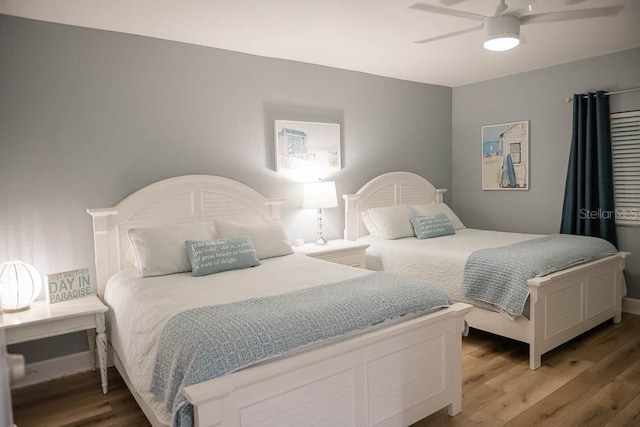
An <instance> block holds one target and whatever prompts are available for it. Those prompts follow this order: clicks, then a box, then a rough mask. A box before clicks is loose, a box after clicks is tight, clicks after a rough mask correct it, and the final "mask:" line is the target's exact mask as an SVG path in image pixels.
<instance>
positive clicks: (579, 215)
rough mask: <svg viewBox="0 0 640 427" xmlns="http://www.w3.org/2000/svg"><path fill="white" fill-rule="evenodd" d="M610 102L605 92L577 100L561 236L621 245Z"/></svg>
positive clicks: (582, 96)
mask: <svg viewBox="0 0 640 427" xmlns="http://www.w3.org/2000/svg"><path fill="white" fill-rule="evenodd" d="M615 217H616V215H615V204H614V196H613V164H612V159H611V127H610V122H609V99H608V97H607V96H605V94H604V92H602V91H598V92H596V93H595V94H594V93H589V94H586V95H585V94H578V95H574V96H573V136H572V138H571V155H570V158H569V169H568V170H567V181H566V186H565V190H564V206H563V209H562V225H561V226H560V233H564V234H578V235H583V236H594V237H602V238H603V239H606V240H608V241H609V242H611V243H613V244H614V245H616V244H617V236H616V224H615Z"/></svg>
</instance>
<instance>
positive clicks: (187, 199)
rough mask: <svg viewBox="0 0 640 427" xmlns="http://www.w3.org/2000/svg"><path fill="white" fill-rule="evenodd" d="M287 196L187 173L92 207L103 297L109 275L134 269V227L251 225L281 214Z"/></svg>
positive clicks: (217, 178)
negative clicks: (129, 258) (131, 252)
mask: <svg viewBox="0 0 640 427" xmlns="http://www.w3.org/2000/svg"><path fill="white" fill-rule="evenodd" d="M281 205H282V199H267V198H265V197H264V196H262V195H261V194H260V193H258V192H257V191H255V190H254V189H252V188H250V187H248V186H246V185H244V184H241V183H240V182H238V181H234V180H231V179H227V178H222V177H219V176H211V175H185V176H178V177H175V178H170V179H166V180H163V181H158V182H156V183H154V184H151V185H148V186H146V187H144V188H142V189H140V190H138V191H136V192H135V193H133V194H131V195H130V196H128V197H127V198H125V199H123V200H122V201H121V202H120V203H118V204H117V205H116V206H114V207H112V208H105V209H89V210H88V211H87V212H88V213H89V214H90V215H91V216H92V217H93V239H94V246H95V251H96V276H97V287H98V295H100V296H102V295H103V294H104V288H105V286H106V284H107V280H109V278H110V277H111V276H112V275H113V274H115V273H117V272H119V271H121V270H123V269H125V268H131V267H133V266H132V265H131V263H130V262H129V261H127V256H126V254H127V251H128V250H129V247H130V243H129V239H128V237H127V233H128V231H129V229H130V228H133V227H151V226H162V225H170V224H184V223H189V222H207V223H209V224H212V225H213V223H214V220H215V219H230V220H234V221H239V222H244V223H252V222H258V221H263V220H265V219H272V218H279V217H280V207H281Z"/></svg>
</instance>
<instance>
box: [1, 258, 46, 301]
mask: <svg viewBox="0 0 640 427" xmlns="http://www.w3.org/2000/svg"><path fill="white" fill-rule="evenodd" d="M40 289H42V275H41V274H40V272H39V271H38V270H36V268H35V267H34V266H32V265H29V264H27V263H25V262H22V261H8V262H5V263H3V264H2V265H0V311H4V312H6V313H11V312H16V311H23V310H28V309H29V306H30V305H31V303H32V302H33V300H35V299H36V297H37V296H38V295H39V294H40Z"/></svg>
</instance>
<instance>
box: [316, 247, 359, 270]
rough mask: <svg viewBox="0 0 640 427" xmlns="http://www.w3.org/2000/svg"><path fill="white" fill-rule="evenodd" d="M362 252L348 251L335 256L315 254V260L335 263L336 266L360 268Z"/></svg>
mask: <svg viewBox="0 0 640 427" xmlns="http://www.w3.org/2000/svg"><path fill="white" fill-rule="evenodd" d="M361 253H362V251H359V250H358V251H348V252H340V253H334V254H313V255H310V256H312V257H314V258H318V259H323V260H325V261H331V262H335V263H336V264H344V265H350V266H352V267H360V255H361Z"/></svg>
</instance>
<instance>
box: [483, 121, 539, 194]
mask: <svg viewBox="0 0 640 427" xmlns="http://www.w3.org/2000/svg"><path fill="white" fill-rule="evenodd" d="M481 150H482V189H483V190H528V189H529V186H530V184H529V121H526V120H525V121H519V122H511V123H501V124H497V125H488V126H482V131H481Z"/></svg>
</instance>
